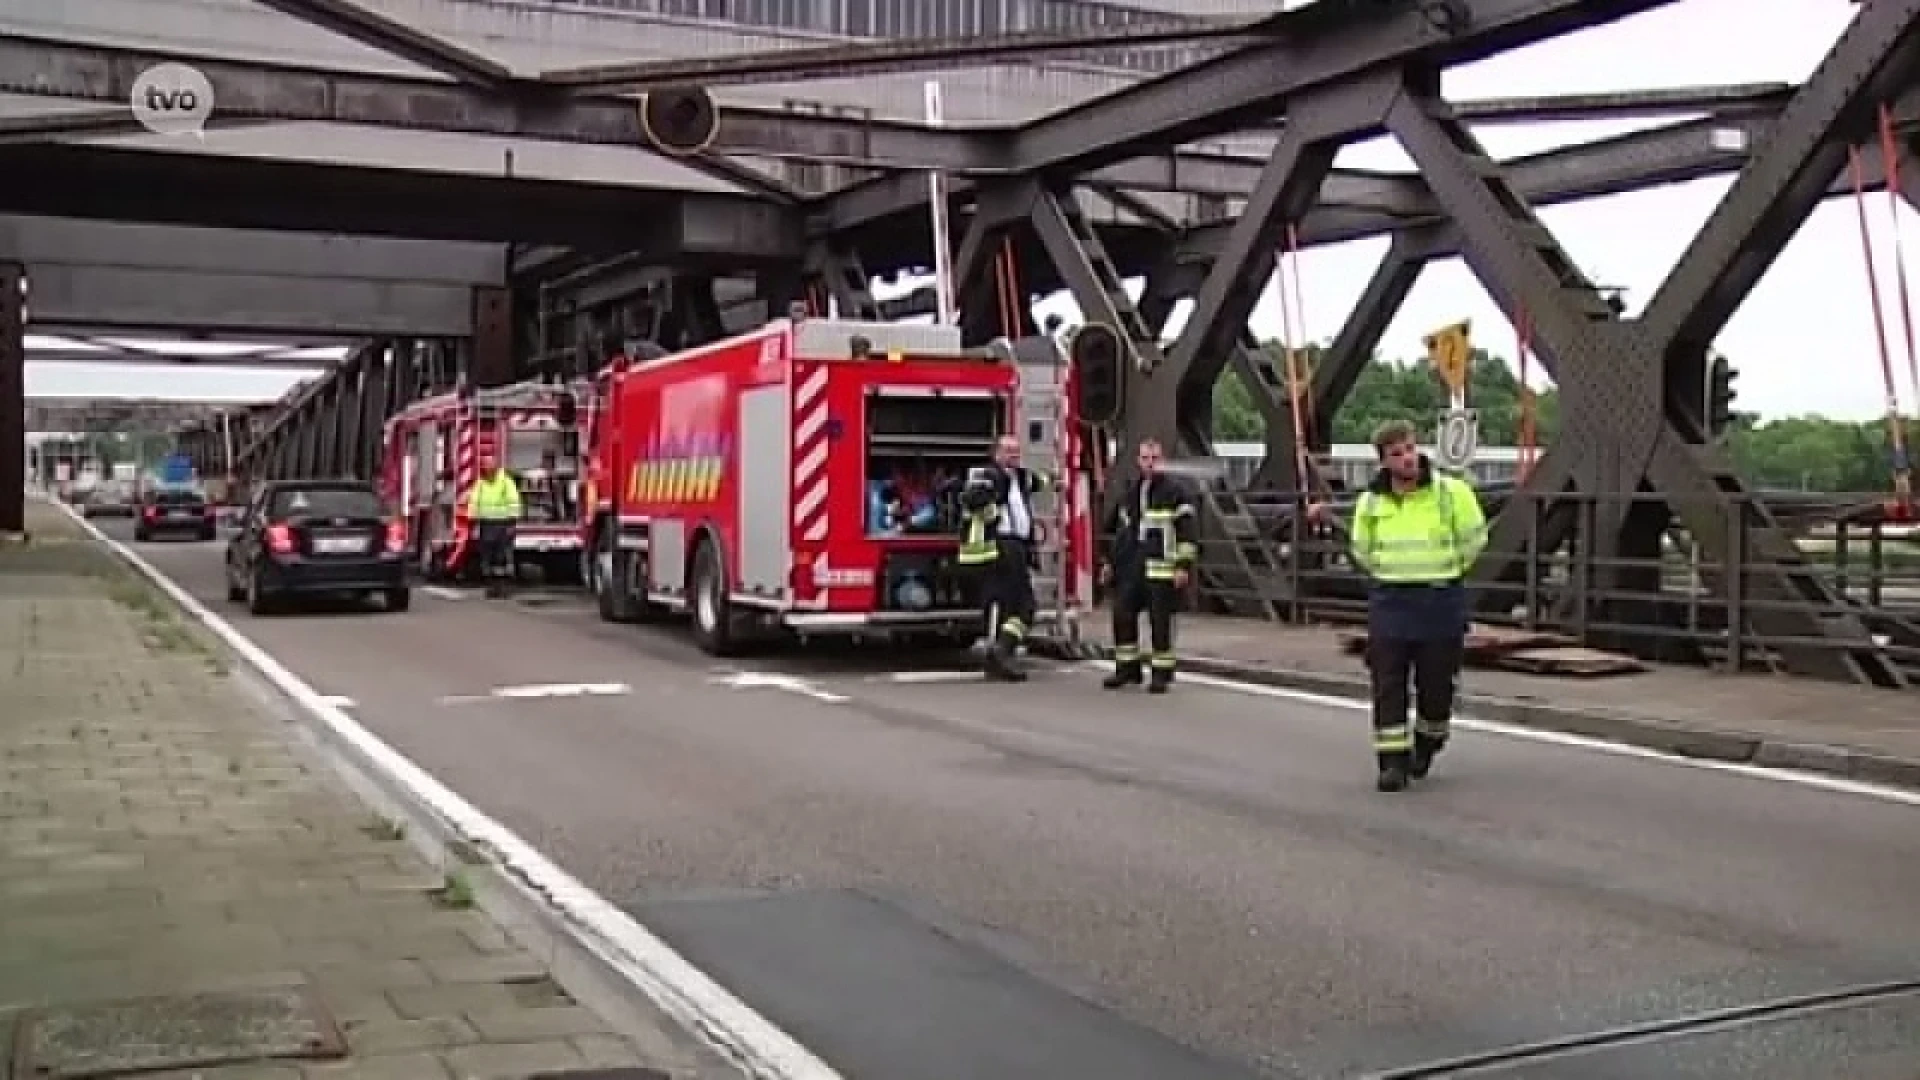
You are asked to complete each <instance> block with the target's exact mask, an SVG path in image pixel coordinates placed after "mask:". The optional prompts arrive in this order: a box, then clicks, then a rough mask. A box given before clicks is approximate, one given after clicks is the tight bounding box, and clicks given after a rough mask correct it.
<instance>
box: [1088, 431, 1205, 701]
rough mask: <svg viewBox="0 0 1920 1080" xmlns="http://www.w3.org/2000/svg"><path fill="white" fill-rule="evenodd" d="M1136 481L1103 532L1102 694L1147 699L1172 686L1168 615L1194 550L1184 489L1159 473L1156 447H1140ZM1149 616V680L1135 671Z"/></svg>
mask: <svg viewBox="0 0 1920 1080" xmlns="http://www.w3.org/2000/svg"><path fill="white" fill-rule="evenodd" d="M1135 460H1136V461H1138V463H1139V466H1140V476H1139V479H1137V480H1135V481H1134V482H1133V484H1132V485H1131V486H1130V487H1128V488H1127V491H1126V493H1125V494H1124V495H1123V496H1122V497H1120V498H1119V499H1117V500H1115V502H1114V504H1113V509H1112V510H1111V511H1109V512H1108V514H1107V519H1106V522H1105V524H1104V526H1103V531H1106V532H1110V533H1112V534H1113V541H1112V547H1111V548H1109V549H1108V550H1109V555H1108V559H1107V561H1106V563H1105V564H1104V565H1102V566H1101V568H1100V582H1101V584H1103V585H1108V586H1111V587H1112V589H1113V593H1112V596H1111V601H1110V602H1111V603H1112V605H1113V665H1114V666H1113V674H1111V675H1109V676H1107V679H1106V681H1105V682H1103V683H1101V684H1100V685H1101V686H1103V687H1105V688H1107V689H1108V690H1119V689H1121V688H1123V687H1128V686H1138V685H1139V684H1140V683H1141V682H1142V681H1145V682H1146V684H1147V692H1148V693H1150V694H1164V693H1166V692H1167V688H1168V687H1170V686H1172V685H1173V671H1174V667H1175V663H1176V661H1175V658H1174V652H1173V621H1174V612H1175V610H1176V609H1177V608H1178V607H1179V603H1180V592H1181V590H1182V589H1185V588H1186V587H1187V579H1188V575H1189V573H1191V571H1192V568H1193V563H1194V559H1195V558H1196V557H1197V555H1198V553H1199V547H1198V545H1197V544H1195V542H1194V510H1193V500H1192V498H1191V497H1190V496H1189V495H1188V492H1187V489H1186V485H1185V484H1183V483H1181V482H1180V481H1179V480H1178V479H1177V478H1175V477H1172V476H1168V475H1166V474H1165V473H1163V472H1161V471H1160V466H1161V464H1162V463H1163V462H1165V460H1166V453H1165V451H1164V450H1163V449H1162V448H1161V445H1160V443H1159V442H1158V441H1157V440H1154V439H1145V440H1142V441H1141V443H1140V450H1139V455H1138V457H1137V458H1136V459H1135ZM1143 612H1144V613H1145V614H1146V616H1147V627H1148V636H1149V639H1150V643H1151V645H1152V647H1153V648H1152V651H1151V652H1150V653H1149V654H1148V656H1147V665H1146V666H1147V668H1148V669H1149V670H1151V671H1152V673H1153V674H1152V677H1151V678H1147V677H1146V676H1145V674H1144V673H1143V672H1142V671H1141V666H1140V615H1141V613H1143Z"/></svg>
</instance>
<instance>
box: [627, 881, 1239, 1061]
mask: <svg viewBox="0 0 1920 1080" xmlns="http://www.w3.org/2000/svg"><path fill="white" fill-rule="evenodd" d="M914 906H915V908H916V909H917V908H918V907H919V905H918V904H917V903H916V904H915V905H914ZM630 910H631V911H632V912H633V913H634V914H635V915H636V916H637V917H638V918H639V919H640V921H641V922H642V923H643V924H645V925H646V926H648V927H649V928H651V929H653V930H654V931H655V932H656V933H658V934H660V935H661V936H662V937H663V938H665V939H666V941H667V943H668V944H669V945H671V946H672V947H673V948H674V949H675V950H676V951H678V952H679V953H680V954H681V955H683V956H685V957H686V958H687V959H688V960H690V961H692V962H693V963H694V964H696V965H698V966H699V967H700V968H701V969H702V970H704V971H706V972H708V973H709V974H710V975H712V976H714V977H715V978H716V979H717V980H718V981H719V982H720V983H721V985H723V986H726V987H728V988H730V989H732V990H733V991H734V993H736V994H738V995H739V996H740V997H741V998H742V999H743V1000H744V1001H745V1002H746V1003H747V1004H748V1005H749V1006H751V1007H752V1008H754V1009H755V1010H756V1011H758V1012H760V1013H761V1014H762V1015H764V1016H766V1017H767V1018H768V1019H770V1020H772V1021H773V1022H774V1023H775V1024H778V1025H779V1026H780V1027H781V1028H783V1029H785V1030H786V1031H787V1032H788V1033H789V1034H791V1035H792V1036H793V1037H794V1038H795V1039H798V1040H799V1041H800V1043H801V1045H803V1046H806V1047H808V1048H810V1049H812V1050H813V1051H814V1052H815V1053H817V1054H819V1055H820V1056H821V1057H822V1058H824V1059H825V1060H826V1061H827V1062H829V1063H830V1064H831V1065H833V1067H834V1068H835V1069H837V1070H838V1071H839V1072H841V1073H842V1074H843V1075H846V1076H886V1077H913V1078H914V1080H978V1078H980V1077H992V1078H993V1080H1063V1078H1065V1077H1083V1076H1084V1077H1100V1078H1101V1080H1253V1078H1254V1076H1255V1074H1254V1073H1252V1072H1251V1071H1249V1070H1247V1069H1245V1068H1243V1067H1240V1066H1236V1065H1233V1064H1230V1063H1225V1062H1221V1061H1218V1060H1215V1059H1212V1058H1208V1057H1205V1056H1203V1055H1201V1054H1200V1053H1198V1052H1196V1051H1194V1050H1190V1049H1188V1048H1186V1047H1184V1046H1181V1045H1180V1044H1179V1043H1176V1042H1174V1041H1173V1040H1171V1039H1168V1038H1166V1037H1165V1036H1163V1035H1160V1034H1159V1033H1157V1032H1155V1031H1153V1030H1151V1029H1149V1028H1145V1027H1141V1026H1140V1025H1138V1024H1135V1023H1133V1022H1132V1021H1129V1020H1126V1019H1123V1018H1122V1017H1120V1016H1118V1015H1115V1014H1114V1013H1112V1012H1109V1011H1107V1010H1105V1009H1102V1008H1099V1007H1098V1006H1095V1005H1093V1004H1090V1003H1089V1002H1087V1001H1085V1000H1083V999H1082V998H1080V997H1077V996H1075V995H1074V994H1072V993H1069V992H1068V991H1067V990H1064V989H1061V988H1059V987H1056V986H1054V985H1052V984H1050V983H1047V982H1045V981H1042V980H1041V979H1039V978H1037V977H1036V976H1034V975H1031V974H1029V973H1028V972H1026V971H1023V970H1021V969H1020V968H1018V967H1015V966H1014V965H1013V964H1011V963H1009V962H1008V961H1006V960H1004V959H1002V958H1001V957H1000V955H999V954H998V953H996V952H994V951H991V950H989V949H988V948H987V947H986V946H985V945H984V944H979V943H976V942H974V941H969V940H967V936H968V935H967V928H966V927H965V926H964V925H959V924H958V921H957V920H952V919H949V918H947V917H945V916H943V915H938V913H934V912H927V913H924V917H923V913H921V912H919V911H917V910H912V911H910V910H909V909H908V908H906V907H903V906H901V905H900V904H896V903H890V902H888V901H886V900H884V899H882V898H880V897H877V896H874V895H871V894H869V893H865V892H860V891H857V890H852V889H835V890H817V891H804V892H783V893H746V894H732V895H728V894H720V895H717V896H699V897H683V898H663V899H660V900H654V901H648V902H644V903H641V904H637V905H634V906H633V907H632V908H630ZM936 916H937V917H936ZM930 919H931V920H932V921H929V920H930ZM982 936H983V937H984V934H983V935H982Z"/></svg>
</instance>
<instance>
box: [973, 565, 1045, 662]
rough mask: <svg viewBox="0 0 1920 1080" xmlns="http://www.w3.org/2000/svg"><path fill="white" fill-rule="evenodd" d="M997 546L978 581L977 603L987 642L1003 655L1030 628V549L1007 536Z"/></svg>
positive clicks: (1031, 595)
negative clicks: (984, 618) (981, 608)
mask: <svg viewBox="0 0 1920 1080" xmlns="http://www.w3.org/2000/svg"><path fill="white" fill-rule="evenodd" d="M997 547H998V549H999V554H998V555H997V556H995V558H994V560H993V561H992V562H991V563H988V564H987V568H986V570H987V572H986V575H985V579H984V580H983V581H982V582H981V589H980V602H981V604H982V605H983V606H984V607H985V608H986V615H987V641H988V643H989V644H990V645H991V646H993V647H994V648H996V649H998V650H1000V652H1001V654H1002V655H1005V654H1007V653H1010V652H1012V651H1013V648H1014V646H1016V645H1019V644H1020V643H1021V642H1023V641H1025V640H1026V639H1027V632H1028V631H1030V630H1032V629H1033V616H1034V597H1033V562H1032V559H1033V549H1032V547H1031V546H1029V545H1028V543H1027V542H1026V541H1025V540H1020V539H1017V538H1015V537H1011V536H1002V537H1000V538H999V540H998V541H997Z"/></svg>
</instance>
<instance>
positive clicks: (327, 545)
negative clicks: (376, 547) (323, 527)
mask: <svg viewBox="0 0 1920 1080" xmlns="http://www.w3.org/2000/svg"><path fill="white" fill-rule="evenodd" d="M313 550H314V551H316V552H318V553H319V554H321V555H351V554H358V553H359V552H362V551H365V550H367V542H366V541H365V540H363V539H361V538H360V537H358V536H321V537H316V538H314V541H313Z"/></svg>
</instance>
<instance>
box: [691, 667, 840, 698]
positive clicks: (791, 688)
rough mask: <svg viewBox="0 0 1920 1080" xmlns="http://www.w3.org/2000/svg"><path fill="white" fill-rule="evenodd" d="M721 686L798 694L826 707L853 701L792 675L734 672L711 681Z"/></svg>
mask: <svg viewBox="0 0 1920 1080" xmlns="http://www.w3.org/2000/svg"><path fill="white" fill-rule="evenodd" d="M713 681H714V682H716V683H718V684H720V685H721V686H726V687H731V688H732V689H735V690H779V691H781V692H783V693H788V694H798V695H800V696H801V697H807V698H812V699H813V700H815V701H821V702H825V703H826V704H828V705H844V704H846V703H847V702H848V701H851V700H853V699H851V698H849V697H847V696H845V695H844V694H835V693H832V692H830V691H826V690H822V689H820V688H819V687H817V686H815V685H813V684H812V683H810V682H808V681H807V680H805V679H802V678H798V677H796V676H793V675H774V674H770V673H767V672H761V671H736V672H734V673H732V674H730V675H722V676H720V677H718V678H716V679H714V680H713Z"/></svg>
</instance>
